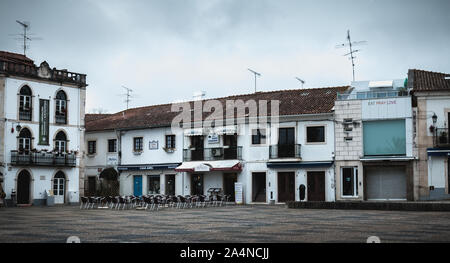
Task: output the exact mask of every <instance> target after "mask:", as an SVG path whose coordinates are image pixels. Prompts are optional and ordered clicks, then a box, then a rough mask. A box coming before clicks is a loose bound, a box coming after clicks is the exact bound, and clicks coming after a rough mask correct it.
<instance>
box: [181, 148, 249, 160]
mask: <svg viewBox="0 0 450 263" xmlns="http://www.w3.org/2000/svg"><path fill="white" fill-rule="evenodd" d="M216 160H242V146H223V147H217V148H198V149H195V148H192V149H184V150H183V161H185V162H189V161H216Z"/></svg>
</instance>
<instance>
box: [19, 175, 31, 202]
mask: <svg viewBox="0 0 450 263" xmlns="http://www.w3.org/2000/svg"><path fill="white" fill-rule="evenodd" d="M30 188H31V175H30V173H29V172H28V171H27V170H22V171H21V172H20V173H19V175H18V176H17V204H21V205H22V204H30V203H31V202H30Z"/></svg>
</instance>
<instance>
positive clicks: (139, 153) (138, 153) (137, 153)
mask: <svg viewBox="0 0 450 263" xmlns="http://www.w3.org/2000/svg"><path fill="white" fill-rule="evenodd" d="M133 154H134V155H141V154H142V151H139V152H135V151H133Z"/></svg>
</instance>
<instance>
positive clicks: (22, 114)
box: [19, 110, 31, 121]
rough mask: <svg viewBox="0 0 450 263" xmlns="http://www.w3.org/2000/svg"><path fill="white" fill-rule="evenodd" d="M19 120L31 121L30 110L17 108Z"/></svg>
mask: <svg viewBox="0 0 450 263" xmlns="http://www.w3.org/2000/svg"><path fill="white" fill-rule="evenodd" d="M19 120H21V121H31V111H30V110H19Z"/></svg>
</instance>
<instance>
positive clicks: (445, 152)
mask: <svg viewBox="0 0 450 263" xmlns="http://www.w3.org/2000/svg"><path fill="white" fill-rule="evenodd" d="M427 153H428V156H450V149H441V148H428V149H427Z"/></svg>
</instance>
